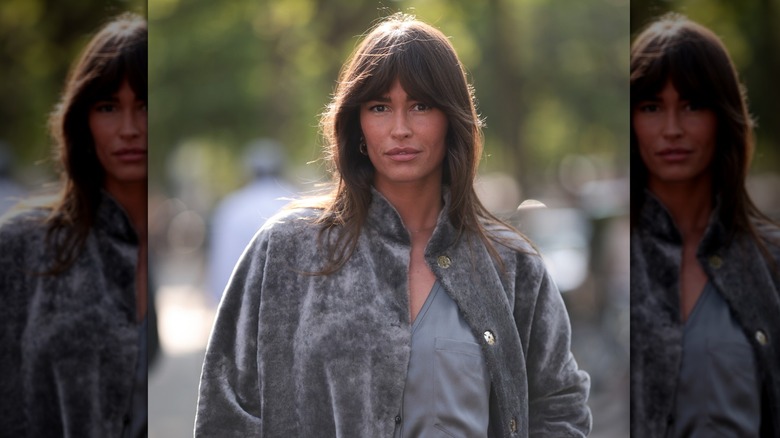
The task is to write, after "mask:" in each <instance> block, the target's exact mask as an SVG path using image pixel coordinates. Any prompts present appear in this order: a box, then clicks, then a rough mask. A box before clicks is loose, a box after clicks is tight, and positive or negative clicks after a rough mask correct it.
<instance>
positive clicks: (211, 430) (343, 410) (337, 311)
mask: <svg viewBox="0 0 780 438" xmlns="http://www.w3.org/2000/svg"><path fill="white" fill-rule="evenodd" d="M447 198H448V197H447V196H446V195H445V206H444V209H443V213H442V214H441V215H440V217H439V219H438V223H437V226H436V229H435V230H434V232H433V235H432V237H431V240H430V241H429V243H428V246H427V248H426V250H425V259H426V261H427V262H428V265H429V267H430V268H431V270H432V271H433V272H434V274H435V275H436V277H437V278H438V280H439V281H440V282H441V284H442V286H443V288H444V289H445V290H446V292H447V293H448V294H449V295H450V296H451V297H452V298H453V300H454V301H455V302H456V303H457V304H458V307H459V308H460V310H461V312H462V314H463V317H464V319H465V320H466V321H467V323H468V324H469V325H470V326H471V328H472V330H473V332H474V335H475V337H476V338H477V339H478V340H480V342H481V347H482V352H483V356H484V359H485V361H486V363H487V366H488V370H489V374H490V378H491V382H492V383H491V387H492V390H491V398H490V400H491V401H490V415H491V418H490V433H489V435H490V436H494V437H510V436H511V437H524V436H528V435H535V434H537V433H538V434H540V436H542V435H543V436H584V435H586V434H587V433H588V431H589V429H590V411H589V410H588V408H587V406H586V400H587V394H588V387H589V380H588V376H587V374H585V373H584V372H582V371H579V370H578V369H577V365H576V362H575V361H574V359H573V357H572V355H571V353H570V345H569V341H570V328H569V320H568V316H567V314H566V310H565V308H564V305H563V301H562V300H561V296H560V293H559V292H558V290H557V289H556V287H555V285H554V284H553V283H552V281H551V280H550V277H549V276H548V275H547V273H546V271H545V269H544V265H543V263H542V261H541V258H540V257H539V256H538V255H536V254H535V253H534V251H533V250H532V249H531V247H530V246H529V245H528V244H527V242H525V241H524V240H521V239H520V237H519V236H516V235H514V234H511V233H510V232H509V231H508V230H494V232H496V233H498V234H502V235H503V236H504V237H505V238H507V239H511V240H512V243H513V244H515V245H516V246H519V247H520V248H523V249H524V252H518V251H515V250H510V249H509V248H507V247H504V246H501V245H498V248H497V249H498V250H499V252H500V254H501V257H502V258H503V260H504V262H505V274H503V275H502V274H501V273H500V270H499V268H498V267H497V265H496V264H495V263H494V262H493V261H492V259H491V258H490V256H489V255H488V252H487V250H486V249H485V247H484V245H482V243H481V242H479V241H478V240H477V239H475V238H474V237H473V236H462V237H461V238H460V239H458V236H457V233H456V230H455V228H454V227H453V226H452V224H451V223H450V221H449V219H448V216H447V214H446V213H444V212H446V211H447V208H448V206H447V203H448V199H447ZM318 213H319V212H318V211H314V210H293V211H287V212H284V213H282V214H281V215H279V216H277V217H275V218H272V219H271V220H269V221H268V222H267V223H266V225H265V226H264V227H263V228H262V229H261V230H260V231H259V232H258V234H257V235H256V236H255V238H254V240H253V241H252V243H251V244H250V245H249V246H248V248H247V249H246V251H245V252H244V254H243V256H242V257H241V259H240V261H239V263H238V265H237V267H236V270H235V271H234V273H233V276H232V278H231V280H230V282H229V284H228V286H227V289H226V291H225V295H224V296H223V300H222V302H221V304H220V308H219V313H218V316H217V320H216V322H215V325H214V329H213V331H212V335H211V338H210V341H209V346H208V350H207V352H206V358H205V363H204V367H203V374H202V378H201V386H200V399H199V403H198V412H197V418H196V427H195V434H196V436H198V437H243V436H302V437H304V436H333V437H359V436H361V437H362V436H365V437H368V436H371V437H391V436H393V433H394V430H395V428H396V416H398V414H399V412H400V409H401V397H402V394H403V388H404V384H405V379H406V371H407V366H408V362H409V355H410V348H411V331H410V319H409V302H408V292H407V289H408V285H407V283H408V280H407V276H408V265H409V251H410V243H409V242H410V239H409V235H408V233H407V231H406V229H405V227H404V225H403V222H402V221H401V218H400V216H399V215H398V213H397V212H396V210H395V209H394V208H393V206H392V205H391V204H390V203H389V202H387V200H386V199H385V198H384V197H383V196H382V195H381V194H379V193H378V192H376V191H374V192H373V201H372V203H371V205H370V210H369V214H368V218H367V223H366V225H365V226H364V228H363V230H362V232H361V234H360V238H359V241H358V244H357V248H356V250H355V252H354V254H353V255H352V257H351V258H350V259H349V260H348V261H347V263H346V264H345V265H344V267H343V268H342V269H341V270H339V271H338V272H336V273H334V274H331V275H328V276H311V275H302V274H300V273H301V272H313V271H318V270H320V269H322V268H323V261H324V260H325V256H324V254H323V251H322V250H321V249H320V248H318V246H317V245H316V243H315V242H316V241H317V236H318V232H319V228H318V226H316V225H314V224H313V223H312V220H313V219H314V218H315V217H316V216H317V214H318ZM488 340H490V342H488Z"/></svg>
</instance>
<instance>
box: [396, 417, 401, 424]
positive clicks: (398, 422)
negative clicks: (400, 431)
mask: <svg viewBox="0 0 780 438" xmlns="http://www.w3.org/2000/svg"><path fill="white" fill-rule="evenodd" d="M395 424H401V416H400V415H396V416H395Z"/></svg>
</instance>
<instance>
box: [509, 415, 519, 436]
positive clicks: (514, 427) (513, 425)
mask: <svg viewBox="0 0 780 438" xmlns="http://www.w3.org/2000/svg"><path fill="white" fill-rule="evenodd" d="M509 430H510V431H511V432H512V433H515V432H517V421H515V419H514V418H513V419H511V420H509Z"/></svg>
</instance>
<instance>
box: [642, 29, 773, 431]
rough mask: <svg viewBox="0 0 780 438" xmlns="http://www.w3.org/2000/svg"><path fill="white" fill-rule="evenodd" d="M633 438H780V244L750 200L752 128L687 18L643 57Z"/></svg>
mask: <svg viewBox="0 0 780 438" xmlns="http://www.w3.org/2000/svg"><path fill="white" fill-rule="evenodd" d="M631 107H632V110H631V111H632V112H631V148H632V151H631V152H632V153H631V157H632V160H633V161H632V173H633V174H634V177H635V178H637V179H638V181H639V183H634V184H632V189H634V188H635V190H634V192H633V193H632V194H631V196H632V199H631V205H632V208H633V211H632V230H631V429H632V430H631V436H636V437H644V436H646V437H667V436H671V437H682V436H685V437H699V436H702V437H705V436H706V437H711V436H740V437H741V436H762V437H763V436H766V437H769V436H773V437H776V436H778V434H780V379H779V378H780V376H779V375H778V370H780V343H779V341H780V324H778V322H777V321H778V319H777V317H778V315H780V274H779V272H780V270H779V269H778V268H780V230H779V229H778V228H777V227H776V226H775V225H773V224H772V222H771V221H770V220H769V219H768V218H767V217H766V216H764V215H763V214H761V212H760V211H758V209H757V208H756V207H755V205H753V203H752V202H751V200H750V197H749V196H748V194H747V191H746V189H745V179H746V175H747V171H748V167H749V163H750V158H751V153H752V148H753V144H752V128H753V124H752V120H751V118H750V115H749V114H748V109H747V104H746V97H745V94H744V89H743V88H742V86H741V85H740V82H739V79H738V76H737V73H736V70H735V69H734V66H733V64H732V62H731V59H730V58H729V55H728V53H727V52H726V49H725V47H724V46H723V44H722V42H721V41H720V40H719V39H718V38H717V36H715V34H713V33H712V32H711V31H710V30H708V29H706V28H704V27H702V26H701V25H699V24H696V23H693V22H691V21H689V20H687V19H686V18H684V17H682V16H680V15H667V16H665V17H663V18H661V19H659V20H658V21H656V22H655V23H652V24H651V25H650V26H649V27H647V28H646V29H645V30H644V31H643V32H642V33H641V34H640V35H639V36H638V37H637V38H636V40H635V41H634V44H633V46H632V49H631Z"/></svg>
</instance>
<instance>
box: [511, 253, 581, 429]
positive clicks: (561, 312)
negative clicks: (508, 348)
mask: <svg viewBox="0 0 780 438" xmlns="http://www.w3.org/2000/svg"><path fill="white" fill-rule="evenodd" d="M537 268H539V269H541V270H542V271H543V272H542V273H541V277H540V281H539V285H538V291H537V297H536V303H535V306H534V309H533V314H532V321H531V324H532V325H531V332H530V338H529V344H528V351H527V359H526V360H527V362H526V363H527V370H528V389H529V394H528V395H529V413H528V414H529V426H530V431H529V432H530V433H529V436H531V437H549V436H555V437H584V436H587V435H588V434H589V433H590V428H591V413H590V409H589V408H588V406H587V400H588V392H589V389H590V377H589V376H588V374H587V373H585V372H584V371H582V370H579V369H578V367H577V362H576V361H575V360H574V357H573V356H572V354H571V326H570V323H569V316H568V313H567V312H566V307H565V306H564V303H563V299H562V297H561V294H560V292H559V291H558V288H557V287H556V286H555V283H554V282H553V281H552V279H551V278H550V276H549V274H548V273H547V272H546V270H544V267H543V263H542V262H541V261H539V265H538V266H537Z"/></svg>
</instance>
